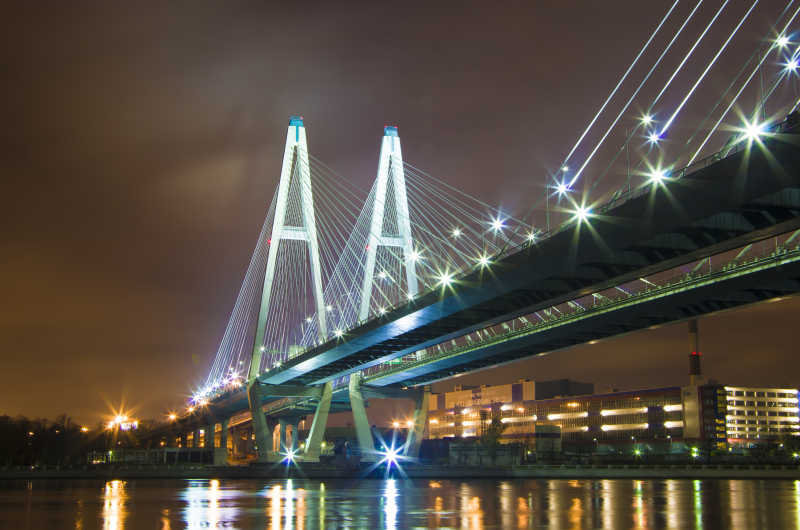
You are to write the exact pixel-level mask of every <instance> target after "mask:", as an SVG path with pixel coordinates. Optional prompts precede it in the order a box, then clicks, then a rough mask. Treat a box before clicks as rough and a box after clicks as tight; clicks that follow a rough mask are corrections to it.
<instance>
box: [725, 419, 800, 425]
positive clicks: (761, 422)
mask: <svg viewBox="0 0 800 530" xmlns="http://www.w3.org/2000/svg"><path fill="white" fill-rule="evenodd" d="M769 424H770V425H778V424H780V425H797V424H796V423H794V422H791V421H780V422H779V421H774V420H770V421H769ZM728 425H756V420H728ZM758 425H767V420H758Z"/></svg>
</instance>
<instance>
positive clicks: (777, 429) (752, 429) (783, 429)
mask: <svg viewBox="0 0 800 530" xmlns="http://www.w3.org/2000/svg"><path fill="white" fill-rule="evenodd" d="M728 432H752V433H763V432H794V429H792V428H789V427H770V428H766V427H760V428H756V427H731V428H730V429H728Z"/></svg>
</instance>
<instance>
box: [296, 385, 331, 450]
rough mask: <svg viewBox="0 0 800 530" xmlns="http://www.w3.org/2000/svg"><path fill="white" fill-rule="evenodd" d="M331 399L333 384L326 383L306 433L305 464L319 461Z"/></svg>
mask: <svg viewBox="0 0 800 530" xmlns="http://www.w3.org/2000/svg"><path fill="white" fill-rule="evenodd" d="M332 397H333V383H332V382H331V381H328V382H327V383H325V384H324V385H323V386H322V395H321V396H320V398H319V403H317V410H316V411H315V412H314V420H313V421H312V422H311V430H310V431H309V432H308V438H307V439H306V447H305V451H304V452H303V454H304V457H303V459H304V460H305V461H307V462H318V461H319V455H320V453H321V449H322V439H323V438H324V437H325V427H326V426H327V424H328V413H329V412H330V410H331V398H332Z"/></svg>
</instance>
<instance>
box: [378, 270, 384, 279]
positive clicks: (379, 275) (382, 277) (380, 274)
mask: <svg viewBox="0 0 800 530" xmlns="http://www.w3.org/2000/svg"><path fill="white" fill-rule="evenodd" d="M378 278H380V279H381V280H383V279H385V278H386V271H381V272H379V273H378Z"/></svg>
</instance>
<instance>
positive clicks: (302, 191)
mask: <svg viewBox="0 0 800 530" xmlns="http://www.w3.org/2000/svg"><path fill="white" fill-rule="evenodd" d="M293 179H299V182H297V183H296V185H298V186H299V188H298V189H299V195H300V206H301V214H302V215H301V217H302V220H301V226H291V225H288V224H287V219H286V206H287V202H288V199H289V190H290V188H291V187H292V184H295V182H293ZM283 240H299V241H305V242H306V245H307V246H308V255H309V260H310V262H311V263H310V265H311V281H312V289H313V292H314V302H315V305H316V311H317V323H318V330H319V336H320V338H324V337H326V336H327V334H328V331H327V322H326V318H325V301H324V299H323V297H322V272H321V261H320V254H319V245H318V242H317V225H316V218H315V216H314V197H313V193H312V190H311V176H310V171H309V165H308V145H307V143H306V129H305V127H304V126H303V118H302V117H299V116H292V117H291V118H290V119H289V130H288V131H287V133H286V148H285V150H284V152H283V165H282V167H281V180H280V183H279V184H278V196H277V198H276V201H275V218H274V219H273V221H272V232H271V235H270V244H269V253H268V255H267V268H266V271H265V272H264V285H263V287H262V290H261V306H260V309H259V313H258V325H257V326H256V334H255V340H254V342H253V352H254V353H255V352H256V350H258V349H260V348H261V347H262V346H263V345H264V339H265V337H264V334H265V332H266V325H267V315H268V314H269V307H270V298H271V296H272V288H273V285H274V280H275V266H276V262H277V258H278V247H279V246H280V244H281V241H283ZM256 368H258V367H256Z"/></svg>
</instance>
